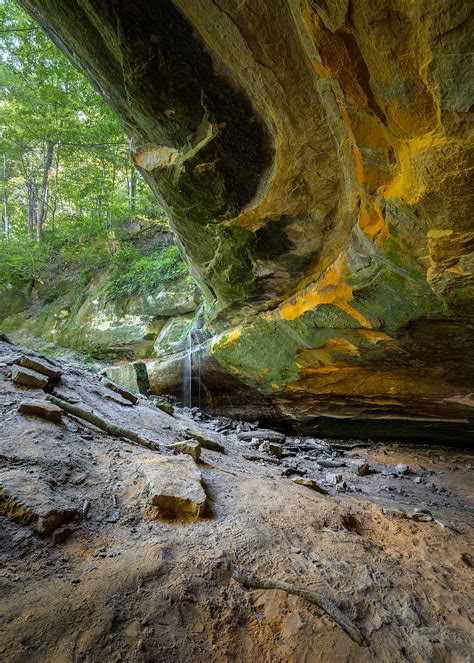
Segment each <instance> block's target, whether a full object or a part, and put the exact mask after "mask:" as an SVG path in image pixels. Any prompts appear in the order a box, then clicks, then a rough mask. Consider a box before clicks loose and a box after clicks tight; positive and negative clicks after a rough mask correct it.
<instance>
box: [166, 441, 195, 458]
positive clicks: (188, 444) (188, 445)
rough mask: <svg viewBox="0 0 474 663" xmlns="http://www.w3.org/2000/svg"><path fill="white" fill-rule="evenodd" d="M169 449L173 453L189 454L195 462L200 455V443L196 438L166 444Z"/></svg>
mask: <svg viewBox="0 0 474 663" xmlns="http://www.w3.org/2000/svg"><path fill="white" fill-rule="evenodd" d="M168 449H170V450H171V451H172V452H173V453H175V454H187V455H188V456H191V458H192V459H193V460H194V462H197V461H198V460H199V459H200V457H201V445H200V444H199V442H196V440H183V441H182V442H175V443H174V444H170V445H168Z"/></svg>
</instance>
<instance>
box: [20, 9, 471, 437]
mask: <svg viewBox="0 0 474 663" xmlns="http://www.w3.org/2000/svg"><path fill="white" fill-rule="evenodd" d="M21 4H22V5H23V6H24V7H25V8H26V9H27V10H28V11H29V12H30V13H31V14H32V15H33V16H34V18H35V19H37V20H38V21H39V23H40V24H41V25H42V26H43V28H44V29H45V30H46V31H47V32H48V33H49V34H50V36H51V37H52V38H53V40H54V41H55V42H56V43H57V44H58V45H59V46H60V48H61V49H62V50H63V51H64V52H65V53H66V54H67V55H68V56H69V57H70V58H71V60H73V61H74V62H75V63H76V64H77V65H78V67H80V68H81V69H82V70H83V71H85V73H86V74H87V75H88V76H89V77H90V78H91V79H92V80H93V81H94V83H95V85H96V86H97V87H98V89H99V90H100V91H101V93H102V94H103V95H104V97H105V98H106V99H107V101H108V102H109V103H110V105H111V106H112V107H113V109H114V110H115V111H116V112H117V114H118V115H119V116H120V118H121V119H122V121H123V124H124V126H125V128H126V130H127V132H128V135H129V136H130V139H131V147H132V154H133V158H134V161H135V163H136V165H137V167H138V168H139V169H140V171H141V173H142V174H143V175H144V176H145V178H146V179H147V180H148V182H149V183H150V185H151V186H152V188H153V189H154V190H155V191H156V193H157V195H158V197H159V198H160V200H162V201H164V203H165V204H166V207H167V209H168V211H169V213H170V216H171V218H172V223H173V227H174V230H175V232H176V235H177V237H178V239H179V242H180V245H181V247H182V249H183V252H184V254H185V255H186V258H187V261H188V263H189V266H190V269H191V270H192V273H193V274H194V275H195V276H196V278H197V280H198V282H199V284H200V287H201V289H202V292H203V295H204V298H205V300H206V302H207V315H208V319H209V325H210V326H211V328H212V329H213V331H214V333H215V334H216V336H215V338H214V340H213V342H212V343H211V345H210V348H209V352H210V358H209V363H210V365H211V366H212V370H213V371H214V372H216V371H217V370H218V371H220V372H221V373H222V374H226V373H227V374H228V375H229V376H230V379H229V384H234V382H235V381H238V383H239V384H240V385H245V389H247V390H254V391H255V392H258V393H259V394H260V401H261V402H265V403H266V404H270V405H268V407H275V408H278V409H279V411H280V412H281V413H282V415H283V416H287V417H288V418H290V419H292V420H295V421H298V422H300V423H303V424H304V423H306V424H311V425H313V426H314V425H316V424H319V426H320V428H321V430H322V431H326V432H327V430H329V429H331V428H332V429H333V430H338V431H339V433H340V434H341V435H344V434H346V428H347V422H350V427H351V431H352V433H353V434H354V435H357V434H359V435H363V434H371V432H375V431H377V433H378V434H382V435H387V436H390V435H392V434H393V435H399V434H400V433H401V432H402V431H409V433H410V434H413V431H416V434H417V435H420V436H422V437H423V436H426V437H436V436H441V437H446V436H451V437H458V436H460V435H462V436H467V437H469V436H470V435H472V429H473V417H472V413H473V405H474V401H473V399H472V391H473V384H472V375H473V369H474V366H473V363H474V359H473V358H474V343H473V338H474V335H473V333H472V332H473V317H474V306H473V277H472V271H473V265H474V257H473V256H474V254H473V249H474V224H473V220H472V219H473V215H472V209H473V204H472V202H473V201H472V190H473V188H472V182H471V178H470V174H471V171H472V162H473V159H472V142H470V138H469V131H470V128H471V124H470V121H471V119H472V115H470V110H471V107H472V97H471V90H470V86H469V80H470V76H469V65H470V63H471V62H472V59H470V58H471V56H470V53H471V52H472V43H471V42H472V39H471V37H470V35H472V16H471V7H470V5H469V3H467V2H463V1H462V0H419V1H418V2H416V3H413V2H409V1H408V0H393V1H390V2H388V1H387V0H373V1H372V2H370V3H369V2H366V1H360V2H359V1H352V2H351V1H350V0H337V1H336V0H334V1H333V2H329V1H328V0H301V1H300V0H298V1H297V0H272V2H267V1H265V0H248V1H245V0H244V1H243V2H242V1H241V0H200V2H195V0H174V2H172V1H171V0H159V1H157V2H154V3H150V2H147V1H146V0H134V1H127V2H126V1H125V0H114V1H112V0H110V1H107V2H103V0H70V1H68V2H64V1H60V0H22V1H21ZM155 373H156V371H155ZM158 373H159V371H158ZM203 380H204V383H205V375H204V376H203ZM156 388H157V390H158V388H159V378H157V387H156ZM229 393H230V395H229ZM229 393H227V394H226V399H227V400H226V404H227V405H228V404H229V403H231V402H232V393H235V394H236V396H235V398H234V401H235V399H236V398H238V397H239V393H240V392H239V390H238V389H235V391H234V392H232V389H231V390H230V392H229ZM208 401H209V403H210V405H212V404H213V403H214V406H216V407H217V406H218V401H219V394H216V393H215V392H214V393H209V394H208ZM260 401H258V402H260ZM256 402H257V401H256ZM233 404H234V406H237V407H238V403H235V402H234V403H233ZM356 421H357V422H358V430H355V429H354V422H356ZM399 424H401V426H400V425H399ZM447 431H448V432H447Z"/></svg>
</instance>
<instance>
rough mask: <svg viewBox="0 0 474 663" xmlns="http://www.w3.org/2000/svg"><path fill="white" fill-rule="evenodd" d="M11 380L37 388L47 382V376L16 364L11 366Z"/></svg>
mask: <svg viewBox="0 0 474 663" xmlns="http://www.w3.org/2000/svg"><path fill="white" fill-rule="evenodd" d="M12 380H13V381H14V382H17V383H18V384H24V385H26V386H28V387H38V389H42V388H43V387H46V385H47V384H48V378H47V377H45V376H44V375H42V374H41V373H37V372H36V371H32V370H31V369H30V368H25V367H24V366H18V365H15V366H13V367H12Z"/></svg>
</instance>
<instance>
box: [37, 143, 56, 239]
mask: <svg viewBox="0 0 474 663" xmlns="http://www.w3.org/2000/svg"><path fill="white" fill-rule="evenodd" d="M53 150H54V143H50V142H48V143H46V151H45V155H44V170H43V182H42V185H41V196H40V200H39V205H38V210H37V214H36V241H37V242H40V241H41V237H42V234H43V226H44V224H45V221H46V217H47V214H48V193H49V175H50V173H51V165H52V163H53Z"/></svg>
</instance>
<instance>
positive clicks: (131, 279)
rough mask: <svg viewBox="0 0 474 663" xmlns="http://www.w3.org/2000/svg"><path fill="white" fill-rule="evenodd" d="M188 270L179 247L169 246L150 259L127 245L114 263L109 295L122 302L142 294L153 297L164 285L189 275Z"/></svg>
mask: <svg viewBox="0 0 474 663" xmlns="http://www.w3.org/2000/svg"><path fill="white" fill-rule="evenodd" d="M186 271H187V267H186V264H185V262H184V261H183V259H182V258H181V255H180V253H179V250H178V247H177V246H173V245H172V246H165V247H162V248H161V249H159V250H158V251H153V252H151V253H149V254H148V255H142V254H141V253H140V252H139V251H138V250H137V249H136V248H135V247H133V246H130V245H128V246H127V245H126V246H122V248H121V249H120V250H119V251H118V252H117V253H116V255H115V256H114V257H113V259H112V261H111V274H110V277H109V283H108V292H109V294H110V296H111V297H115V298H119V297H125V296H127V295H132V294H134V293H137V292H140V293H144V294H151V293H153V292H156V291H157V290H159V287H160V284H162V283H164V282H166V281H172V280H173V279H176V278H179V277H180V276H182V275H183V274H186Z"/></svg>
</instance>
